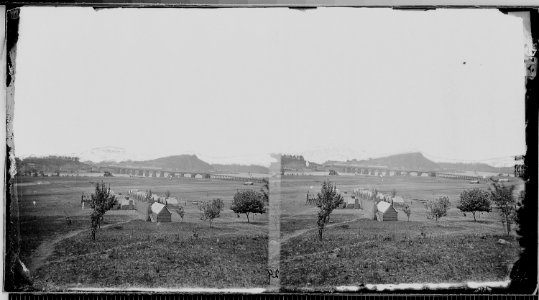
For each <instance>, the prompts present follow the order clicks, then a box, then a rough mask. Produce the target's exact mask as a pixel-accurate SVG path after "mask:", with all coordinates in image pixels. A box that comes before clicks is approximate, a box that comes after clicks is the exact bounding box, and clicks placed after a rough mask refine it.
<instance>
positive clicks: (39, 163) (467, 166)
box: [17, 152, 513, 174]
mask: <svg viewBox="0 0 539 300" xmlns="http://www.w3.org/2000/svg"><path fill="white" fill-rule="evenodd" d="M332 164H338V165H350V166H370V167H373V166H378V167H387V168H391V169H396V170H398V169H401V170H417V171H439V172H440V171H441V172H444V171H445V172H490V173H512V172H513V168H512V167H493V166H491V165H488V164H485V163H448V162H434V161H432V160H430V159H428V158H426V157H425V156H424V155H423V154H422V153H420V152H412V153H403V154H396V155H390V156H385V157H379V158H371V159H364V160H356V159H353V160H347V161H326V162H325V163H324V164H316V163H313V162H309V161H306V160H305V159H304V158H303V156H301V155H284V156H283V159H282V167H284V168H288V169H294V170H299V169H302V170H315V169H328V168H330V167H329V166H330V165H332ZM98 166H124V167H142V168H160V169H167V170H177V171H187V172H220V173H262V174H268V173H269V168H267V167H264V166H260V165H239V164H209V163H207V162H205V161H203V160H201V159H200V158H198V157H197V156H196V155H188V154H183V155H173V156H166V157H161V158H157V159H151V160H136V161H135V160H127V161H121V162H115V161H111V160H108V161H101V162H98V163H95V162H91V161H84V162H79V160H78V158H77V157H67V156H48V157H38V158H36V157H27V158H24V159H22V160H20V159H18V158H17V167H18V169H19V170H21V171H32V170H36V171H45V172H47V171H48V172H56V171H60V172H65V171H69V172H76V171H83V170H84V171H86V170H91V169H92V167H98Z"/></svg>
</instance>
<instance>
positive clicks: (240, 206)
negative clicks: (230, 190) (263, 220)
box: [230, 190, 266, 223]
mask: <svg viewBox="0 0 539 300" xmlns="http://www.w3.org/2000/svg"><path fill="white" fill-rule="evenodd" d="M230 209H231V210H232V211H234V212H235V213H237V214H245V216H247V223H250V221H249V214H250V213H253V214H263V213H265V212H266V209H265V208H264V194H263V193H260V192H257V191H253V190H245V191H238V192H237V193H236V194H235V195H234V200H233V201H232V206H231V207H230Z"/></svg>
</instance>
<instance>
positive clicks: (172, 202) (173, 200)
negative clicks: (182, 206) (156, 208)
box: [165, 197, 179, 205]
mask: <svg viewBox="0 0 539 300" xmlns="http://www.w3.org/2000/svg"><path fill="white" fill-rule="evenodd" d="M165 203H166V204H167V205H178V203H179V201H178V199H176V198H174V197H169V198H167V199H166V200H165Z"/></svg>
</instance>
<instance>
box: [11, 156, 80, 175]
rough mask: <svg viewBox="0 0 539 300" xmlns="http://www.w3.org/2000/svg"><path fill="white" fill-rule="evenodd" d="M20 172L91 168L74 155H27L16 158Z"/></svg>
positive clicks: (66, 170)
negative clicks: (22, 157)
mask: <svg viewBox="0 0 539 300" xmlns="http://www.w3.org/2000/svg"><path fill="white" fill-rule="evenodd" d="M15 162H16V165H17V170H18V172H19V174H24V173H27V172H68V171H78V170H80V169H91V167H90V166H89V165H87V164H85V163H82V162H80V160H79V158H78V157H74V156H52V155H51V156H45V157H27V158H24V159H19V158H15Z"/></svg>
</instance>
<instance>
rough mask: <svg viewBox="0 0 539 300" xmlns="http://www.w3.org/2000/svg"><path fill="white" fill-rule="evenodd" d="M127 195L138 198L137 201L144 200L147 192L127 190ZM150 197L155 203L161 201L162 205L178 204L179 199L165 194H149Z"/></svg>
mask: <svg viewBox="0 0 539 300" xmlns="http://www.w3.org/2000/svg"><path fill="white" fill-rule="evenodd" d="M127 193H128V195H129V196H131V197H133V198H135V199H137V200H139V201H145V200H146V198H147V196H148V194H147V192H142V191H139V190H129V191H128V192H127ZM150 197H151V199H152V200H153V201H154V202H157V203H161V204H164V205H172V206H178V205H179V203H180V202H179V201H178V199H177V198H175V197H168V198H167V197H165V196H159V195H157V194H152V195H151V196H150Z"/></svg>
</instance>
